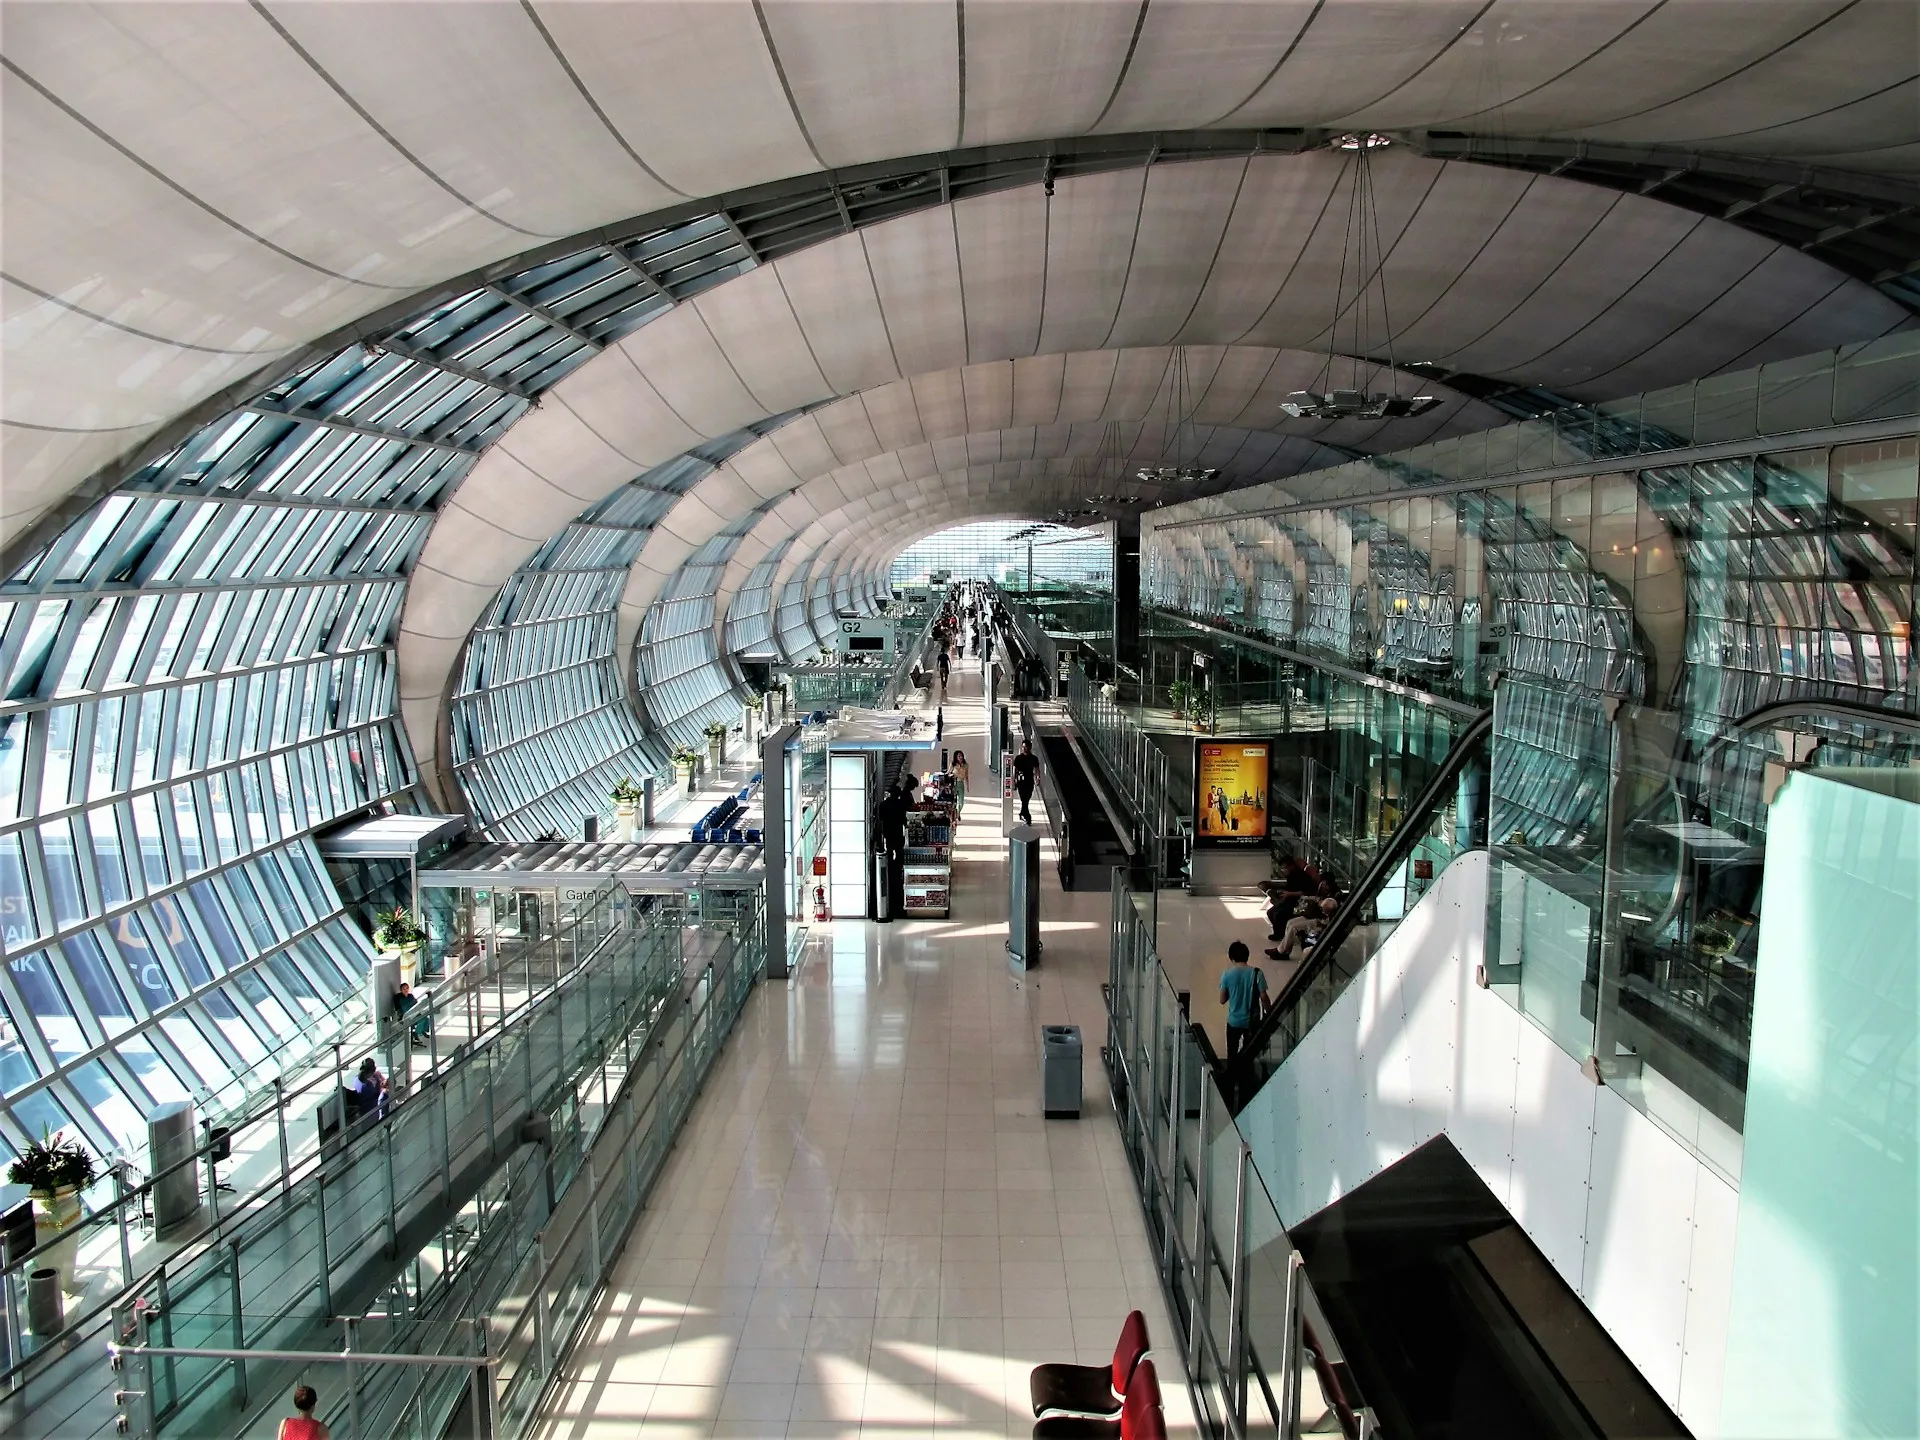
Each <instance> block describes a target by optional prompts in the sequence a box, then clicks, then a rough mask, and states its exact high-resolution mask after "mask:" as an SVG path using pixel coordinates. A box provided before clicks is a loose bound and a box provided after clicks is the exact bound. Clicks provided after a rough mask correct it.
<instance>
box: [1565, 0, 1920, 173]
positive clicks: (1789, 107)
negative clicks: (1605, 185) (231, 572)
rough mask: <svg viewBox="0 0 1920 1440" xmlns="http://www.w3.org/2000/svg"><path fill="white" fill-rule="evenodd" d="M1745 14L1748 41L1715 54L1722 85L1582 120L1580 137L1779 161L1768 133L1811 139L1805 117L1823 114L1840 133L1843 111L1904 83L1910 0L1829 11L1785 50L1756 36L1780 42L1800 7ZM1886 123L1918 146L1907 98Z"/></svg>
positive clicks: (1913, 41) (1778, 1) (1910, 61)
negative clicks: (1749, 152)
mask: <svg viewBox="0 0 1920 1440" xmlns="http://www.w3.org/2000/svg"><path fill="white" fill-rule="evenodd" d="M1747 8H1749V9H1751V10H1753V11H1755V12H1757V13H1756V14H1755V16H1754V21H1755V25H1754V33H1752V34H1751V35H1742V36H1740V37H1739V38H1738V39H1736V40H1735V41H1734V43H1733V44H1732V45H1731V46H1730V47H1729V48H1728V49H1727V50H1726V51H1723V52H1722V54H1721V56H1720V57H1719V58H1720V59H1721V60H1722V62H1723V63H1725V62H1735V63H1725V70H1724V78H1719V77H1716V79H1715V80H1714V82H1713V83H1710V84H1706V85H1699V86H1694V87H1690V88H1689V89H1688V90H1687V91H1686V92H1684V93H1681V94H1678V95H1676V96H1674V98H1672V99H1671V100H1669V101H1668V102H1667V103H1665V104H1658V105H1651V106H1648V105H1645V104H1642V105H1636V106H1632V107H1624V106H1623V107H1622V109H1621V111H1620V112H1618V113H1619V116H1620V118H1618V119H1617V120H1611V121H1609V120H1595V121H1591V122H1589V123H1588V124H1587V125H1586V126H1583V127H1582V128H1583V133H1585V134H1587V135H1589V136H1591V137H1593V138H1596V139H1602V140H1618V141H1643V142H1649V141H1650V142H1681V143H1685V142H1694V143H1698V144H1701V145H1711V146H1713V147H1715V148H1720V149H1747V148H1749V146H1748V145H1746V144H1742V143H1740V142H1741V141H1742V140H1746V141H1749V142H1752V143H1754V144H1756V145H1758V146H1759V148H1762V149H1764V150H1766V151H1767V152H1768V153H1773V154H1778V153H1780V152H1778V151H1775V150H1773V149H1772V148H1771V146H1770V145H1768V144H1767V143H1766V136H1767V134H1768V132H1769V131H1771V130H1773V129H1774V128H1775V127H1778V126H1781V125H1783V124H1792V123H1794V122H1799V123H1800V124H1802V125H1804V126H1807V127H1808V129H1809V130H1810V131H1811V130H1817V129H1818V128H1820V127H1819V126H1818V125H1817V124H1816V123H1815V122H1814V121H1812V120H1811V119H1809V118H1808V117H1816V116H1822V115H1827V114H1829V113H1831V114H1833V115H1834V116H1835V117H1836V118H1835V121H1834V124H1835V127H1836V132H1837V131H1838V130H1839V129H1840V128H1841V127H1843V126H1844V125H1845V124H1846V121H1845V120H1844V119H1842V118H1839V117H1841V116H1843V115H1844V113H1845V112H1844V109H1843V108H1842V107H1844V106H1845V105H1847V104H1848V103H1849V102H1852V101H1857V100H1859V99H1861V98H1863V97H1865V96H1869V95H1873V94H1876V93H1878V92H1880V91H1883V90H1886V89H1887V88H1888V87H1890V86H1897V85H1899V84H1900V82H1902V81H1906V80H1910V79H1911V78H1912V77H1913V73H1914V60H1915V57H1916V56H1917V55H1920V6H1915V5H1913V4H1911V3H1910V0H1861V3H1858V4H1851V5H1844V4H1843V5H1829V6H1827V7H1825V9H1826V14H1827V16H1828V17H1829V18H1826V19H1825V20H1824V23H1820V24H1817V25H1813V26H1807V25H1804V24H1803V25H1801V26H1800V27H1799V29H1798V30H1796V31H1793V32H1790V33H1792V34H1793V36H1794V43H1792V44H1790V45H1786V46H1784V47H1781V46H1780V45H1779V43H1778V42H1777V41H1776V42H1775V43H1774V44H1773V45H1768V44H1766V43H1765V39H1764V38H1763V37H1771V36H1774V35H1779V34H1781V32H1782V29H1783V26H1782V21H1783V20H1785V19H1787V17H1788V16H1790V15H1794V14H1795V12H1798V10H1799V8H1800V7H1799V6H1797V5H1794V4H1791V3H1786V0H1773V3H1769V4H1766V5H1757V6H1751V7H1747ZM1779 12H1786V14H1785V15H1783V14H1781V13H1779ZM1782 38H1785V37H1784V36H1783V37H1782ZM1748 57H1752V58H1751V59H1748ZM1795 97H1800V98H1798V100H1797V102H1796V99H1795ZM1783 102H1784V103H1783ZM1783 110H1784V111H1785V112H1786V113H1784V114H1783V113H1782V112H1783ZM1895 123H1896V124H1897V125H1898V130H1897V131H1895V132H1892V134H1893V135H1897V137H1898V138H1899V139H1902V140H1915V139H1920V111H1916V108H1915V107H1914V105H1913V103H1912V99H1911V94H1910V93H1909V98H1908V104H1907V106H1906V109H1905V111H1904V114H1902V115H1899V116H1898V117H1897V118H1896V120H1895ZM1879 133H1880V136H1881V138H1882V139H1883V140H1884V139H1886V138H1891V135H1890V133H1889V132H1887V131H1881V132H1879ZM1808 138H1810V136H1809V137H1808Z"/></svg>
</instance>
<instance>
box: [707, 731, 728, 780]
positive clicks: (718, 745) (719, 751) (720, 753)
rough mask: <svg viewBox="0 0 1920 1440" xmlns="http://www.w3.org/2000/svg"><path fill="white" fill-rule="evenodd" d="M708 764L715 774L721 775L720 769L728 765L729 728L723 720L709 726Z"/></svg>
mask: <svg viewBox="0 0 1920 1440" xmlns="http://www.w3.org/2000/svg"><path fill="white" fill-rule="evenodd" d="M706 733H707V763H708V764H710V765H711V766H712V767H713V770H714V773H715V774H716V775H717V774H719V773H720V767H721V766H723V765H725V764H726V763H727V726H726V722H725V721H722V720H715V721H712V722H711V723H709V724H708V726H707V731H706Z"/></svg>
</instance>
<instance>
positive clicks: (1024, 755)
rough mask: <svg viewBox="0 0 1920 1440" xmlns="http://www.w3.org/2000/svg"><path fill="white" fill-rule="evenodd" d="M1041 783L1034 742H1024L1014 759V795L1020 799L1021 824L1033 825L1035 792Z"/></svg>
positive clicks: (1021, 743)
mask: <svg viewBox="0 0 1920 1440" xmlns="http://www.w3.org/2000/svg"><path fill="white" fill-rule="evenodd" d="M1039 783H1040V761H1039V758H1038V757H1037V756H1035V755H1034V753H1033V742H1032V741H1031V740H1022V741H1021V742H1020V753H1019V754H1018V755H1016V756H1014V757H1013V793H1014V794H1016V795H1018V796H1019V797H1020V823H1021V824H1022V825H1031V824H1032V823H1033V791H1034V787H1035V786H1036V785H1038V784H1039Z"/></svg>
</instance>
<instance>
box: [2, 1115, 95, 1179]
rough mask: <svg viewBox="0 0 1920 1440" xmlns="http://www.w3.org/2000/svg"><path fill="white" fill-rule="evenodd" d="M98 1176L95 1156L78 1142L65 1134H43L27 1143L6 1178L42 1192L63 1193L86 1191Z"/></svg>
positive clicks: (45, 1132) (61, 1132)
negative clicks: (62, 1191)
mask: <svg viewBox="0 0 1920 1440" xmlns="http://www.w3.org/2000/svg"><path fill="white" fill-rule="evenodd" d="M95 1173H96V1167H95V1165H94V1159H93V1156H92V1155H90V1154H88V1153H87V1151H86V1148H85V1147H84V1146H82V1145H81V1144H80V1142H79V1141H78V1140H69V1139H67V1138H66V1135H65V1132H64V1131H59V1130H56V1131H54V1132H53V1133H51V1134H49V1133H48V1132H47V1131H45V1130H42V1131H41V1132H40V1138H39V1139H38V1140H32V1141H29V1142H28V1143H27V1148H26V1149H25V1150H22V1151H21V1152H20V1157H19V1158H18V1159H17V1160H15V1161H14V1162H13V1163H12V1164H11V1165H9V1166H8V1167H7V1179H8V1181H9V1182H10V1183H12V1184H15V1185H25V1186H27V1187H28V1188H29V1189H33V1190H40V1191H52V1190H63V1189H65V1188H66V1187H68V1186H72V1187H74V1188H75V1189H77V1190H84V1189H86V1188H87V1186H89V1185H91V1184H92V1183H93V1177H94V1175H95Z"/></svg>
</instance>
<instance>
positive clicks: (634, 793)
mask: <svg viewBox="0 0 1920 1440" xmlns="http://www.w3.org/2000/svg"><path fill="white" fill-rule="evenodd" d="M607 798H608V799H610V800H612V801H613V838H614V839H616V840H631V839H633V836H634V817H635V816H636V815H637V814H639V813H640V802H641V801H642V800H643V799H645V798H646V794H645V792H644V791H643V790H641V788H640V787H639V786H638V785H636V784H634V783H633V777H632V776H631V775H622V776H621V777H620V778H619V779H618V780H617V781H615V782H614V786H613V789H611V790H610V791H608V792H607Z"/></svg>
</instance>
